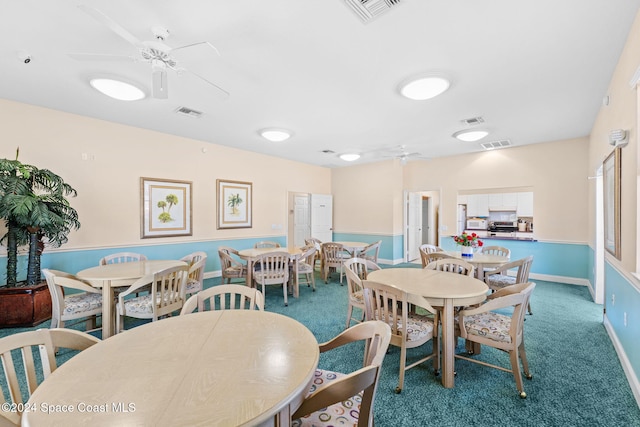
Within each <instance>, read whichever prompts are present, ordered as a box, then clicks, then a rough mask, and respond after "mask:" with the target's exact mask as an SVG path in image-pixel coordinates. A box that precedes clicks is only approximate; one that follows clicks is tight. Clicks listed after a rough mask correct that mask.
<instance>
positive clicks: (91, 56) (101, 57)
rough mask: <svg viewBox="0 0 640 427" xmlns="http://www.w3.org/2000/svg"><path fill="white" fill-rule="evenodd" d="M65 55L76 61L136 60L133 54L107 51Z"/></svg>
mask: <svg viewBox="0 0 640 427" xmlns="http://www.w3.org/2000/svg"><path fill="white" fill-rule="evenodd" d="M67 55H68V56H69V57H70V58H73V59H77V60H78V61H128V62H135V61H137V58H136V57H135V56H128V55H112V54H109V53H68V54H67Z"/></svg>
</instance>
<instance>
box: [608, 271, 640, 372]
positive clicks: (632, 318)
mask: <svg viewBox="0 0 640 427" xmlns="http://www.w3.org/2000/svg"><path fill="white" fill-rule="evenodd" d="M604 280H605V307H606V314H605V315H606V317H607V319H608V320H609V323H610V324H611V327H612V328H613V330H614V331H615V334H616V336H617V337H618V340H619V341H620V344H621V345H622V348H623V351H624V353H625V354H626V355H627V358H628V359H629V362H630V364H631V366H632V368H633V370H634V372H635V373H636V376H637V375H638V373H640V310H638V307H640V291H638V289H637V288H636V287H635V286H634V285H633V284H632V283H631V282H629V280H627V279H626V278H625V277H624V276H623V275H622V274H620V272H619V271H618V270H616V269H615V268H613V267H612V266H611V265H610V264H609V263H608V262H605V270H604ZM613 295H615V303H613V302H612V301H613ZM625 312H626V313H627V326H625V325H624V313H625Z"/></svg>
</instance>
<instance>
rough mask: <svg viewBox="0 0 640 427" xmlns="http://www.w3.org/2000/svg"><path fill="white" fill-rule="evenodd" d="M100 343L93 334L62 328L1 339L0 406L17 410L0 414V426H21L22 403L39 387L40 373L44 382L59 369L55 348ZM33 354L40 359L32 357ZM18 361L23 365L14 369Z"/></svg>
mask: <svg viewBox="0 0 640 427" xmlns="http://www.w3.org/2000/svg"><path fill="white" fill-rule="evenodd" d="M99 342H100V339H98V338H96V337H94V336H92V335H89V334H87V333H84V332H81V331H76V330H74V329H64V328H55V329H38V330H36V331H28V332H19V333H15V334H11V335H7V336H6V337H3V338H0V363H1V364H2V368H3V372H4V374H5V378H4V379H5V381H2V392H1V393H0V403H3V404H5V403H9V404H14V405H15V408H16V409H17V410H16V411H10V410H3V411H0V425H2V426H5V425H13V426H19V425H20V421H21V418H22V412H23V407H24V404H23V403H24V402H25V401H26V399H28V398H29V397H30V396H31V394H32V393H33V392H34V391H35V390H36V388H37V387H38V385H39V384H38V379H39V378H41V377H40V375H39V373H41V374H42V379H43V380H46V379H47V377H49V375H50V374H51V373H52V372H53V371H55V370H56V368H57V366H58V365H57V362H56V349H58V348H66V349H69V350H76V351H82V350H85V349H87V348H89V347H91V346H92V345H94V344H97V343H99ZM35 351H37V352H39V356H40V357H34V352H35ZM18 359H19V360H21V361H22V363H21V364H19V365H18V366H16V365H14V360H18ZM79 380H81V379H79ZM7 397H8V399H7V400H5V399H6V398H7ZM23 399H24V400H23Z"/></svg>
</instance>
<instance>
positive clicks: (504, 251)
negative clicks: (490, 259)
mask: <svg viewBox="0 0 640 427" xmlns="http://www.w3.org/2000/svg"><path fill="white" fill-rule="evenodd" d="M480 252H482V253H483V254H488V255H499V256H506V257H510V256H511V250H510V249H508V248H505V247H502V246H483V247H482V250H481V251H480Z"/></svg>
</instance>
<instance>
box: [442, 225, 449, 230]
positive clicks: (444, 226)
mask: <svg viewBox="0 0 640 427" xmlns="http://www.w3.org/2000/svg"><path fill="white" fill-rule="evenodd" d="M448 229H449V227H447V226H446V225H441V226H440V231H447V230H448Z"/></svg>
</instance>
